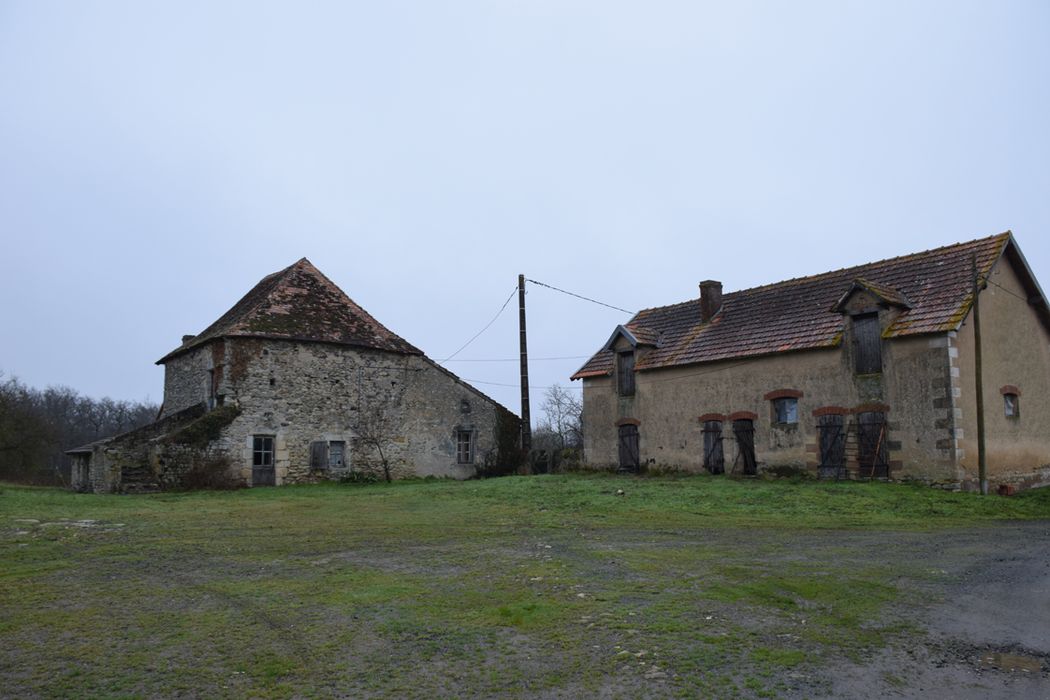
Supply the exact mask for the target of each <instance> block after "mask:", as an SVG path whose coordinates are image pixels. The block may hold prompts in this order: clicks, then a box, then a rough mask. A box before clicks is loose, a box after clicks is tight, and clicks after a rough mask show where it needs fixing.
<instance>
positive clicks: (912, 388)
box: [572, 232, 1050, 489]
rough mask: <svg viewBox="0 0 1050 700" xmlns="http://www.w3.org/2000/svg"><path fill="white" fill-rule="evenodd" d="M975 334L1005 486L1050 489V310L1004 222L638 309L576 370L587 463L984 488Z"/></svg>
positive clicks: (988, 432) (712, 286)
mask: <svg viewBox="0 0 1050 700" xmlns="http://www.w3.org/2000/svg"><path fill="white" fill-rule="evenodd" d="M975 272H976V275H975ZM975 276H976V278H977V280H979V286H978V289H979V290H980V291H979V292H978V293H977V295H976V298H977V300H978V306H979V310H978V313H979V323H980V335H979V337H978V336H977V335H976V334H975V332H974V331H975V328H974V325H975V324H974V300H975V294H974V279H975ZM978 338H980V340H979V339H978ZM978 342H980V350H981V356H982V372H981V374H982V376H983V382H982V388H983V406H984V408H983V418H984V434H985V439H984V446H985V450H986V455H987V460H986V461H987V478H988V480H989V482H990V483H991V485H992V488H995V487H996V486H997V485H1013V486H1019V487H1026V486H1036V485H1044V484H1047V483H1050V309H1048V307H1047V301H1046V298H1045V296H1044V295H1043V292H1042V291H1041V289H1040V288H1039V285H1038V283H1037V281H1036V279H1035V277H1034V276H1033V274H1032V271H1031V269H1030V268H1029V266H1028V264H1027V263H1026V261H1025V259H1024V256H1023V255H1022V254H1021V250H1020V248H1019V247H1018V245H1017V242H1016V241H1015V240H1014V238H1013V236H1012V234H1010V233H1009V232H1006V233H1003V234H1000V235H997V236H992V237H989V238H984V239H981V240H975V241H971V242H968V243H961V244H955V245H951V246H947V247H943V248H939V249H936V250H930V251H926V252H922V253H917V254H914V255H908V256H904V257H899V258H893V259H890V260H883V261H880V262H874V263H870V264H866V265H860V266H858V267H853V268H849V269H843V270H837V271H834V272H828V273H825V274H822V275H816V276H813V277H805V278H800V279H792V280H788V281H785V282H779V283H776V284H771V285H767V286H763V287H757V288H753V289H748V290H744V291H739V292H732V293H727V294H723V293H722V286H721V284H720V283H719V282H715V281H706V282H701V283H700V295H699V298H698V299H694V300H691V301H687V302H684V303H680V304H673V305H670V306H663V307H658V308H652V309H646V310H643V311H640V312H638V313H637V314H636V315H635V316H634V317H633V318H632V319H631V320H630V321H629V322H628V323H626V324H624V325H622V326H619V327H617V328H616V329H615V331H614V332H613V334H612V336H611V337H610V338H609V340H608V342H606V344H605V345H604V346H603V347H602V349H601V350H599V351H598V352H597V353H596V354H595V355H594V356H593V357H592V358H591V359H590V360H589V361H588V362H587V363H586V364H585V365H584V366H583V367H582V368H581V369H580V370H579V371H578V372H576V374H574V375H573V377H572V378H573V379H574V380H575V379H579V380H582V382H583V407H584V408H583V416H584V418H583V420H584V458H585V460H586V461H587V462H588V463H590V464H592V465H594V466H599V467H607V466H618V467H620V468H621V469H627V470H637V469H640V468H644V467H645V466H646V465H660V466H663V467H666V468H678V469H683V470H689V471H708V472H712V473H723V472H725V473H736V474H756V473H758V472H760V471H762V470H768V469H773V470H777V469H783V470H785V471H790V470H795V469H798V470H807V471H809V472H811V473H813V474H816V475H820V476H824V477H835V478H857V477H860V478H867V477H876V478H892V479H914V480H918V481H922V482H926V483H931V484H940V485H944V486H946V487H961V488H965V489H972V488H976V487H977V486H978V444H977V435H978V426H977V422H978V415H977V412H978V402H977V386H976V368H975V358H976V351H977V344H978Z"/></svg>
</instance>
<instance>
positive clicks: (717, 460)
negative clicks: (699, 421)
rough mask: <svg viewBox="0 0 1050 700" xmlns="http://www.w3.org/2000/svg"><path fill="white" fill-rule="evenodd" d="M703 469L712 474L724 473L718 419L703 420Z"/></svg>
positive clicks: (720, 426) (724, 460) (724, 465)
mask: <svg viewBox="0 0 1050 700" xmlns="http://www.w3.org/2000/svg"><path fill="white" fill-rule="evenodd" d="M704 469H706V470H707V471H709V472H710V473H712V474H724V473H725V471H726V458H725V453H724V452H723V450H722V421H720V420H708V421H704Z"/></svg>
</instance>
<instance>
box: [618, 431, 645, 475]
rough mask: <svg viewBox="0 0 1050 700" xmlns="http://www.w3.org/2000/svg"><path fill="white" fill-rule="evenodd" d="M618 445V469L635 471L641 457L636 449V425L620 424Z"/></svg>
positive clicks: (639, 464)
mask: <svg viewBox="0 0 1050 700" xmlns="http://www.w3.org/2000/svg"><path fill="white" fill-rule="evenodd" d="M618 441H619V445H620V469H621V470H623V471H630V472H636V471H638V469H639V467H640V466H641V457H640V454H639V451H638V426H637V425H621V426H620V428H619V431H618Z"/></svg>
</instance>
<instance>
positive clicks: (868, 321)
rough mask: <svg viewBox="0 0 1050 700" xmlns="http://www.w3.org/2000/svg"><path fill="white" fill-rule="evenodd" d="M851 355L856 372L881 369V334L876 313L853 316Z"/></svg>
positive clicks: (879, 370) (869, 371) (871, 371)
mask: <svg viewBox="0 0 1050 700" xmlns="http://www.w3.org/2000/svg"><path fill="white" fill-rule="evenodd" d="M853 357H854V362H855V365H856V369H857V374H874V373H876V372H881V371H882V334H881V333H880V331H879V315H878V314H866V315H864V316H854V317H853Z"/></svg>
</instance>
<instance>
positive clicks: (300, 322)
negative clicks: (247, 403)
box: [157, 258, 423, 364]
mask: <svg viewBox="0 0 1050 700" xmlns="http://www.w3.org/2000/svg"><path fill="white" fill-rule="evenodd" d="M228 337H255V338H279V339H286V340H301V341H313V342H322V343H335V344H338V345H354V346H358V347H365V348H373V349H376V350H386V351H389V352H396V353H401V354H406V355H422V354H423V353H422V351H421V350H419V349H417V348H416V347H415V346H413V345H412V344H410V343H409V342H408V341H406V340H405V339H403V338H401V337H400V336H398V335H397V334H395V333H394V332H393V331H391V330H390V329H388V328H387V327H386V326H384V325H383V324H381V323H380V322H379V321H377V320H375V319H374V318H372V316H371V315H370V314H369V313H368V312H367V311H365V310H364V309H362V308H361V307H360V306H358V305H357V304H356V303H354V301H353V300H352V299H351V298H350V297H348V296H347V295H346V294H345V293H344V292H343V290H341V289H340V288H339V287H337V286H336V285H335V283H334V282H332V281H331V280H330V279H328V278H327V277H325V276H324V275H323V274H322V273H321V271H320V270H318V269H317V268H316V267H314V266H313V264H311V263H310V261H309V260H307V259H306V258H303V259H302V260H300V261H299V262H297V263H295V264H294V265H291V266H289V267H286V268H285V269H283V270H281V271H280V272H275V273H273V274H272V275H267V276H266V277H264V278H262V280H261V281H260V282H259V283H258V284H256V285H255V287H253V288H252V290H251V291H250V292H248V293H247V294H245V295H244V297H243V298H242V299H241V300H240V301H238V302H237V303H236V304H234V305H233V308H231V309H230V310H229V311H227V312H226V313H225V314H223V315H222V317H220V318H219V320H218V321H216V322H215V323H213V324H211V325H210V326H208V327H207V328H205V329H204V330H203V331H202V332H201V333H200V334H199V335H196V336H194V337H192V338H189V339H188V340H187V341H186V342H184V343H183V344H182V345H180V346H179V347H177V348H176V349H174V350H172V351H171V352H170V353H168V354H167V355H165V356H164V357H163V358H161V359H160V360H158V361H157V364H163V363H165V362H167V361H168V360H170V359H171V358H173V357H175V356H177V355H181V354H182V353H184V352H186V351H188V350H191V349H193V348H195V347H198V346H200V345H203V344H205V343H207V342H209V341H211V340H216V339H218V338H228Z"/></svg>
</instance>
